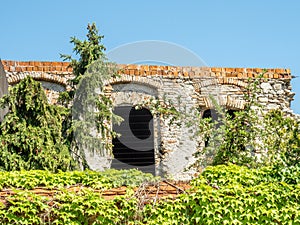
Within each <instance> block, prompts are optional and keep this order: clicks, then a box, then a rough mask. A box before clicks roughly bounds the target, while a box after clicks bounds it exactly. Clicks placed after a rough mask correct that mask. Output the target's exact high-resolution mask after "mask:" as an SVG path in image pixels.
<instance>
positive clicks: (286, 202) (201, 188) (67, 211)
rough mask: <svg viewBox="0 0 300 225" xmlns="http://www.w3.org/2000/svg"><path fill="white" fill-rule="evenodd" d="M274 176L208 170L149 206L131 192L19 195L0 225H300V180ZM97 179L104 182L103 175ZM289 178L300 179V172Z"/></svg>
mask: <svg viewBox="0 0 300 225" xmlns="http://www.w3.org/2000/svg"><path fill="white" fill-rule="evenodd" d="M298 171H299V170H298ZM72 173H73V172H72ZM93 173H94V172H93ZM106 173H107V172H106ZM113 173H115V172H113ZM133 173H134V174H136V172H134V171H133ZM274 173H275V174H276V173H277V170H276V168H272V167H262V168H260V169H249V168H247V167H243V166H237V165H233V164H229V165H227V166H226V165H219V166H212V167H207V168H206V170H205V171H204V172H203V173H202V174H201V175H200V176H199V177H197V178H195V179H194V180H193V181H192V182H191V185H192V188H191V189H190V190H189V191H187V192H186V193H183V194H180V195H178V196H177V198H176V199H161V200H158V199H156V200H155V201H153V202H148V203H147V204H146V205H141V204H140V202H139V201H140V199H141V198H138V197H137V196H136V195H135V194H134V191H133V190H132V189H130V188H129V189H128V191H127V194H126V195H125V196H122V197H116V198H115V199H113V200H104V199H103V198H102V197H101V196H100V194H99V193H97V192H95V191H94V190H93V189H88V188H83V189H82V190H81V191H77V192H72V191H63V189H61V191H59V192H57V194H56V195H54V196H53V197H43V196H39V195H36V194H33V193H32V192H30V190H28V191H24V190H22V191H16V194H14V195H11V196H8V197H7V198H6V199H5V201H3V203H0V215H1V217H0V223H1V224H153V225H156V224H182V225H183V224H184V225H190V224H191V225H192V224H299V223H300V213H299V212H300V203H299V198H300V195H299V193H300V186H299V182H297V183H293V182H285V181H283V176H277V175H274ZM35 174H36V175H38V172H37V173H35ZM121 174H122V172H120V173H118V174H116V175H117V177H118V178H119V179H120V178H121V179H123V178H124V177H123V176H122V175H121ZM129 174H130V173H127V175H129ZM24 175H25V174H24V173H23V174H22V175H21V177H22V176H24ZM31 175H33V174H31ZM44 175H45V176H46V177H48V176H47V175H46V174H44ZM62 175H63V174H60V175H57V176H58V177H60V179H65V181H66V183H72V182H74V181H75V180H74V178H76V179H77V181H81V182H83V181H84V179H82V178H84V177H86V178H90V175H89V172H88V173H87V175H84V172H81V174H73V175H71V176H69V177H68V176H65V175H66V174H65V175H64V176H65V178H63V176H62ZM94 175H96V174H94ZM107 175H108V173H107ZM140 175H143V174H142V173H141V174H140ZM140 175H139V176H140ZM97 176H98V177H99V178H100V177H101V175H100V173H99V174H98V175H96V177H97ZM53 177H55V175H53V176H52V177H51V179H52V178H53ZM129 177H130V176H129ZM290 177H293V178H296V177H299V172H298V173H297V174H294V175H292V176H290ZM16 178H17V174H14V176H13V177H12V178H8V180H11V181H12V180H13V179H16ZM107 178H108V176H107ZM131 178H134V176H133V177H131ZM105 180H106V179H104V183H105ZM113 180H114V181H112V182H115V181H116V180H117V179H113ZM11 181H9V182H11ZM98 181H99V182H100V183H101V182H102V180H98ZM123 181H125V182H126V179H123ZM294 181H295V180H294ZM75 182H76V181H75ZM118 185H122V184H121V183H119V184H118ZM140 197H141V196H140Z"/></svg>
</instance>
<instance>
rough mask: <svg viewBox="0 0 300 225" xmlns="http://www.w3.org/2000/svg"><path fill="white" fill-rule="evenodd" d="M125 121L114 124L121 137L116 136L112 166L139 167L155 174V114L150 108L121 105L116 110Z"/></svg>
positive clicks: (120, 167) (116, 167)
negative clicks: (153, 114)
mask: <svg viewBox="0 0 300 225" xmlns="http://www.w3.org/2000/svg"><path fill="white" fill-rule="evenodd" d="M114 113H115V114H116V115H119V116H121V117H122V118H123V119H124V121H123V122H122V123H121V124H120V125H114V127H113V129H114V131H115V132H117V133H118V134H120V135H121V136H120V137H117V138H114V139H113V141H112V144H113V155H114V159H113V160H112V165H111V167H112V168H115V169H130V168H137V169H139V170H141V171H143V172H147V173H152V174H155V159H154V138H153V116H152V114H151V112H150V111H149V110H148V109H145V108H142V109H135V108H134V107H131V106H119V107H116V108H115V110H114Z"/></svg>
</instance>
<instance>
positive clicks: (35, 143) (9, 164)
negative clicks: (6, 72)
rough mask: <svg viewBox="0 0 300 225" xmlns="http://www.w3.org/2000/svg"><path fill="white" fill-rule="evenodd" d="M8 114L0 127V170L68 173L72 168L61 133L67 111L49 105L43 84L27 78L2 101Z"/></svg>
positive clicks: (0, 105) (66, 145)
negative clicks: (65, 171) (64, 171)
mask: <svg viewBox="0 0 300 225" xmlns="http://www.w3.org/2000/svg"><path fill="white" fill-rule="evenodd" d="M5 106H8V109H9V112H8V113H7V114H6V116H5V117H4V120H3V121H2V123H1V125H0V143H1V145H0V170H9V171H10V170H21V169H23V170H30V169H47V170H50V171H57V170H68V169H71V168H72V167H73V165H74V164H73V161H72V158H71V156H70V153H69V147H68V144H67V143H66V142H65V140H64V137H63V133H62V122H63V119H64V113H65V111H64V110H63V109H62V108H61V107H59V106H55V105H50V104H49V103H48V101H47V98H46V95H45V92H44V90H43V88H42V87H41V84H40V83H39V82H37V81H34V80H33V78H31V77H26V78H24V79H23V80H22V81H20V82H19V83H18V84H16V85H15V86H13V87H12V89H11V90H10V91H9V94H8V95H5V96H4V97H3V98H2V99H1V100H0V107H5Z"/></svg>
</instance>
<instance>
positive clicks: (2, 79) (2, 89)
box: [0, 61, 8, 122]
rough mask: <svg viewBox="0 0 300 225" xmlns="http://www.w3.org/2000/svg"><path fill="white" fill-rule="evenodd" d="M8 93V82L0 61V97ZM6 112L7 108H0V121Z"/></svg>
mask: <svg viewBox="0 0 300 225" xmlns="http://www.w3.org/2000/svg"><path fill="white" fill-rule="evenodd" d="M7 93H8V82H7V78H6V76H5V71H4V68H3V65H2V61H0V98H1V97H2V96H3V95H5V94H7ZM6 113H7V109H0V122H1V121H2V120H3V117H4V115H5V114H6Z"/></svg>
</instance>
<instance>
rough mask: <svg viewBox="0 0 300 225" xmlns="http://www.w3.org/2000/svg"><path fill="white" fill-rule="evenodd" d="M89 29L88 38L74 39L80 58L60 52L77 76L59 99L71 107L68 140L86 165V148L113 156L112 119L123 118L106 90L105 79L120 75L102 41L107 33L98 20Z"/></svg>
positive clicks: (72, 39) (68, 121)
mask: <svg viewBox="0 0 300 225" xmlns="http://www.w3.org/2000/svg"><path fill="white" fill-rule="evenodd" d="M87 30H88V33H87V35H86V36H87V40H83V41H81V40H79V39H77V38H76V37H72V38H71V41H70V42H71V43H72V44H73V45H74V48H73V52H74V53H75V55H76V56H77V58H72V56H71V55H65V54H62V55H61V57H62V58H63V60H67V61H70V66H71V67H72V69H73V74H74V75H75V78H74V79H73V80H72V81H71V86H72V89H71V90H70V91H68V92H64V93H61V95H60V99H59V100H60V102H61V103H62V104H64V105H65V106H67V108H69V109H70V110H69V115H68V117H67V118H68V120H67V122H66V123H65V124H68V126H69V127H68V128H67V130H68V132H67V133H68V134H69V136H68V140H69V141H70V143H71V146H72V151H73V152H75V153H76V154H75V155H76V156H78V160H79V161H80V162H81V164H82V165H83V166H84V167H85V166H87V165H86V163H85V154H84V152H85V150H86V149H88V150H89V151H91V152H97V153H100V154H101V155H105V156H111V154H112V153H111V144H110V138H111V137H113V136H115V135H116V134H115V133H114V132H113V131H112V127H111V126H110V124H111V121H112V120H113V121H116V122H120V121H121V118H120V117H118V116H116V115H114V114H113V113H112V101H111V99H110V98H109V97H107V96H106V95H105V93H104V81H105V80H108V79H110V78H111V77H114V76H117V75H116V74H117V73H116V71H117V69H116V66H115V65H114V64H113V63H111V62H108V61H107V59H106V58H105V54H104V51H105V47H104V45H103V44H102V43H101V41H102V39H103V37H104V36H103V35H100V34H99V33H98V29H97V27H96V25H95V23H92V24H88V26H87ZM70 103H71V105H72V106H71V107H70ZM94 128H96V130H97V132H98V133H97V134H95V130H94Z"/></svg>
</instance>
